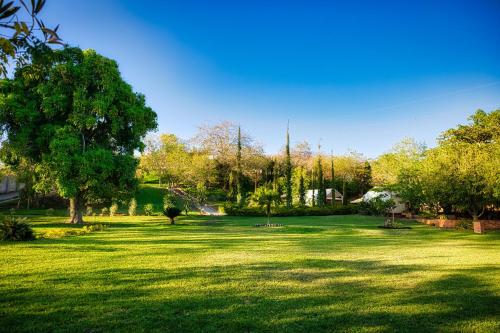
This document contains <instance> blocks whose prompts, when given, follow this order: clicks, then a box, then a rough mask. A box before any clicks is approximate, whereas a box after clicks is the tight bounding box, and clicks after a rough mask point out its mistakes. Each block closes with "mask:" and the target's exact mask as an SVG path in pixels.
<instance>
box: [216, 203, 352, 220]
mask: <svg viewBox="0 0 500 333" xmlns="http://www.w3.org/2000/svg"><path fill="white" fill-rule="evenodd" d="M221 210H222V212H223V213H226V214H227V215H232V216H266V210H265V209H264V208H260V207H241V208H240V207H237V206H236V205H232V204H226V205H224V206H223V207H222V209H221ZM356 213H357V207H356V206H354V205H346V206H338V207H330V206H328V207H293V208H286V207H278V208H275V209H274V210H273V211H272V212H271V216H282V217H285V216H327V215H351V214H356Z"/></svg>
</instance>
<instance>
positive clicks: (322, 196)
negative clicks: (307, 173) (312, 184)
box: [316, 155, 326, 207]
mask: <svg viewBox="0 0 500 333" xmlns="http://www.w3.org/2000/svg"><path fill="white" fill-rule="evenodd" d="M316 168H317V171H318V177H317V178H318V196H317V197H318V199H317V205H318V206H319V207H323V206H324V205H325V203H326V188H325V179H324V177H323V163H322V159H321V155H319V156H318V158H317V166H316Z"/></svg>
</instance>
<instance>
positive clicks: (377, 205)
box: [359, 197, 394, 216]
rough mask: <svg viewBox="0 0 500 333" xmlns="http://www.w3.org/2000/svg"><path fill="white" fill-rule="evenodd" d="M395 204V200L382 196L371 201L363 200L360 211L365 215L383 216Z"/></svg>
mask: <svg viewBox="0 0 500 333" xmlns="http://www.w3.org/2000/svg"><path fill="white" fill-rule="evenodd" d="M393 206H394V201H393V200H383V199H382V198H379V197H377V198H373V199H371V200H370V201H363V202H362V203H360V204H359V212H360V213H361V214H363V215H378V216H383V215H385V214H387V213H388V212H389V210H390V209H391V208H392V207H393Z"/></svg>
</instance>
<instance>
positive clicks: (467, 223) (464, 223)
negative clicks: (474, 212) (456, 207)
mask: <svg viewBox="0 0 500 333" xmlns="http://www.w3.org/2000/svg"><path fill="white" fill-rule="evenodd" d="M472 228H473V226H472V221H471V220H458V221H457V224H456V229H459V230H472Z"/></svg>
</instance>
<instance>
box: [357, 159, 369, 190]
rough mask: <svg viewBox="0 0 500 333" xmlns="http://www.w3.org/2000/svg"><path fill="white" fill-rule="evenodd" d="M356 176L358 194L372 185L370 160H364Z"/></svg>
mask: <svg viewBox="0 0 500 333" xmlns="http://www.w3.org/2000/svg"><path fill="white" fill-rule="evenodd" d="M358 177H359V188H360V194H364V193H366V192H367V191H368V190H369V189H370V188H371V187H372V167H371V165H370V162H368V161H365V163H364V166H363V168H362V169H361V170H360V175H359V176H358Z"/></svg>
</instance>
